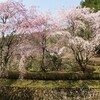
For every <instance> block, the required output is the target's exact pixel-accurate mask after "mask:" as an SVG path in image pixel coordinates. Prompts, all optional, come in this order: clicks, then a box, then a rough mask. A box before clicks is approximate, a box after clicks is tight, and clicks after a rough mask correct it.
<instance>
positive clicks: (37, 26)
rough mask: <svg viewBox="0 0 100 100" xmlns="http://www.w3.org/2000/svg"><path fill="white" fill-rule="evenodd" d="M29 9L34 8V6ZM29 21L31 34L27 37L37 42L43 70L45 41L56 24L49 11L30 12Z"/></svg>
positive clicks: (45, 49) (45, 50) (43, 69)
mask: <svg viewBox="0 0 100 100" xmlns="http://www.w3.org/2000/svg"><path fill="white" fill-rule="evenodd" d="M31 9H34V7H33V8H31ZM32 11H34V10H32ZM30 12H31V11H30ZM29 22H30V23H31V24H30V33H31V34H30V38H29V39H31V40H33V41H35V42H36V43H38V44H37V48H38V49H39V51H40V53H41V70H42V71H44V72H45V71H46V68H45V67H46V66H45V63H46V53H47V41H48V38H49V37H50V35H51V33H52V32H53V30H54V27H56V25H55V24H54V23H53V19H52V17H51V15H50V13H49V12H47V13H45V14H43V13H34V12H31V14H30V16H29ZM33 46H34V45H33Z"/></svg>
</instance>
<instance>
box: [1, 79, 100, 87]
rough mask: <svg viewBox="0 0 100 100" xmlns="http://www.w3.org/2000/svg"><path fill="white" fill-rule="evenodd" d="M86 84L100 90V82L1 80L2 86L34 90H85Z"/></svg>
mask: <svg viewBox="0 0 100 100" xmlns="http://www.w3.org/2000/svg"><path fill="white" fill-rule="evenodd" d="M84 83H86V84H88V87H90V88H100V80H77V81H74V80H57V81H51V80H50V81H49V80H48V81H44V80H9V79H0V86H10V87H22V88H23V87H33V88H82V87H83V88H84V85H83V84H84Z"/></svg>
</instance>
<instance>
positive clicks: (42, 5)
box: [0, 0, 81, 13]
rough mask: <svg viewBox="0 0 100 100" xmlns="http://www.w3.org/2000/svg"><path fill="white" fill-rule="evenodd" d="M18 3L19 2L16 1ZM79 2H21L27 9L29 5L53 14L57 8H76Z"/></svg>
mask: <svg viewBox="0 0 100 100" xmlns="http://www.w3.org/2000/svg"><path fill="white" fill-rule="evenodd" d="M5 1H7V0H0V2H5ZM16 1H19V0H16ZM80 2H81V0H23V3H24V4H25V5H26V7H27V8H29V7H30V6H31V5H36V6H38V7H39V8H38V9H39V10H41V11H43V12H44V11H48V10H49V11H51V12H52V13H54V12H55V11H57V10H58V9H59V8H66V9H70V8H72V7H75V6H78V5H79V4H80Z"/></svg>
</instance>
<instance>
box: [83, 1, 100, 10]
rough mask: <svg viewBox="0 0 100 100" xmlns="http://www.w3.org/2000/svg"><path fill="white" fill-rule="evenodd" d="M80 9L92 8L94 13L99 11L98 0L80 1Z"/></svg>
mask: <svg viewBox="0 0 100 100" xmlns="http://www.w3.org/2000/svg"><path fill="white" fill-rule="evenodd" d="M81 5H82V7H90V8H94V10H95V11H98V10H100V0H82V1H81Z"/></svg>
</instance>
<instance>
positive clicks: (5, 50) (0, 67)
mask: <svg viewBox="0 0 100 100" xmlns="http://www.w3.org/2000/svg"><path fill="white" fill-rule="evenodd" d="M25 19H26V9H25V8H24V5H23V4H22V3H21V2H20V3H19V2H15V1H7V2H3V3H0V76H3V74H5V70H7V64H8V62H9V60H10V58H11V56H12V54H13V51H14V47H16V46H17V43H18V42H17V38H16V37H17V36H16V34H19V33H23V32H24V30H23V29H24V26H22V23H23V20H25ZM22 27H23V28H22Z"/></svg>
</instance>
